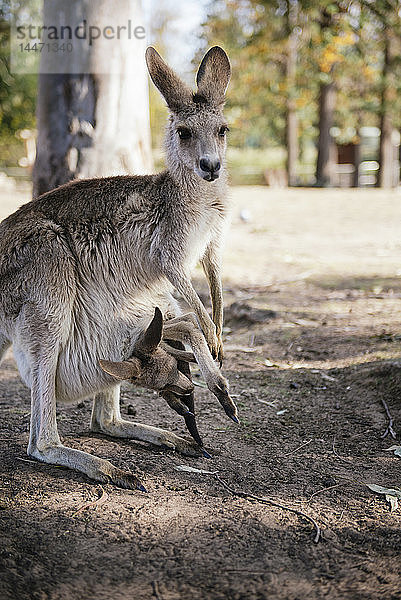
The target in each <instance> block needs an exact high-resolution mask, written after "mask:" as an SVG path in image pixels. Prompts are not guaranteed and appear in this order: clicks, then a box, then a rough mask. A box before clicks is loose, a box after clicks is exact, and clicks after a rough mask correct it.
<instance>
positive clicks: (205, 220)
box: [0, 47, 238, 489]
mask: <svg viewBox="0 0 401 600" xmlns="http://www.w3.org/2000/svg"><path fill="white" fill-rule="evenodd" d="M146 59H147V64H148V68H149V72H150V75H151V77H152V79H153V81H154V82H155V84H156V85H157V87H158V88H159V90H160V91H161V92H162V94H163V96H164V97H165V99H166V101H167V104H168V106H169V108H170V111H171V114H170V119H169V124H168V128H167V142H166V149H167V164H168V168H167V170H166V171H164V172H162V173H159V174H156V175H149V176H115V177H105V178H99V179H89V180H78V181H74V182H71V183H68V184H66V185H63V186H61V187H59V188H57V189H55V190H52V191H50V192H48V193H46V194H44V195H42V196H40V197H39V198H37V199H35V200H33V201H32V202H29V203H28V204H26V205H24V206H22V207H21V208H20V209H19V210H17V211H16V212H15V213H14V214H12V215H11V216H9V217H8V218H7V219H5V220H4V221H3V222H2V223H1V224H0V358H1V356H2V355H3V354H4V352H5V350H6V349H7V348H8V347H9V346H10V344H13V346H14V355H15V358H16V361H17V364H18V367H19V370H20V373H21V376H22V378H23V379H24V381H25V382H26V383H27V385H28V386H29V387H30V388H31V398H32V410H31V427H30V438H29V445H28V454H29V455H31V456H33V457H35V458H37V459H39V460H42V461H45V462H48V463H53V464H57V465H64V466H67V467H70V468H74V469H77V470H79V471H82V472H83V473H86V474H87V475H88V476H89V477H91V478H93V479H96V480H99V481H110V482H113V483H115V484H116V485H120V486H123V487H132V488H136V487H138V488H139V489H142V486H141V484H140V483H139V482H138V480H137V479H136V477H134V476H133V475H132V474H130V473H127V472H122V471H121V470H120V469H116V468H115V467H114V466H113V465H112V464H111V463H110V462H108V461H105V460H102V459H99V458H97V457H95V456H91V455H90V454H87V453H85V452H80V451H78V450H73V449H71V448H68V447H65V446H63V445H62V443H61V441H60V438H59V435H58V431H57V423H56V401H57V400H59V401H64V402H70V401H74V400H77V399H79V398H84V397H89V396H94V405H93V412H92V423H91V426H92V429H93V430H94V431H102V432H104V433H107V434H109V435H114V436H116V437H126V438H132V439H140V440H145V441H150V442H152V443H154V444H159V445H166V446H168V447H172V448H176V449H177V450H179V451H181V452H184V453H187V454H197V453H199V446H197V445H196V444H194V443H193V442H189V441H187V440H185V439H183V438H180V437H178V436H176V435H174V434H172V433H170V432H168V431H164V430H161V429H157V428H154V427H149V426H146V425H141V424H138V423H132V422H130V421H126V420H123V419H122V418H121V415H120V408H119V389H120V388H119V380H120V379H126V378H128V379H135V378H137V379H138V380H139V381H142V384H143V385H146V381H148V383H149V382H153V383H151V384H149V385H150V387H152V385H153V388H154V389H158V391H160V392H161V393H162V394H163V395H164V396H165V397H166V400H167V401H168V402H169V404H170V406H172V407H173V408H175V409H176V410H177V411H178V412H179V410H181V411H182V410H184V408H185V407H184V408H183V404H182V402H179V401H178V400H177V398H176V397H174V395H173V394H174V388H171V385H170V387H168V385H167V384H166V385H164V383H163V382H162V383H160V381H161V380H160V381H159V380H157V376H156V373H153V374H152V369H154V370H157V369H159V367H160V364H163V365H165V355H166V356H167V355H168V356H170V354H171V353H172V354H173V355H174V353H175V356H176V360H178V361H179V360H180V359H182V358H184V359H185V358H186V355H187V354H188V353H186V352H184V351H183V349H182V346H181V350H180V346H179V344H182V343H183V342H184V343H188V344H190V345H191V347H192V350H193V353H194V355H195V358H196V360H197V362H198V363H199V366H200V368H201V371H202V373H203V375H204V377H205V380H206V382H207V384H208V387H209V389H211V391H212V392H213V393H214V394H215V395H216V396H217V397H218V399H219V401H220V402H221V404H222V406H223V408H224V410H225V411H226V413H227V414H228V416H230V417H231V418H232V419H233V420H234V421H238V419H237V416H236V415H237V411H236V407H235V405H234V403H233V402H232V400H231V398H230V396H229V394H228V387H227V382H226V380H225V379H224V377H223V376H222V375H221V374H220V371H219V369H218V367H217V365H216V363H215V362H214V361H213V359H212V356H211V355H210V353H209V350H208V347H207V345H206V342H205V339H206V341H207V344H208V345H209V348H210V349H211V351H212V353H213V355H214V356H215V357H219V358H220V359H221V355H222V354H221V353H222V348H221V329H222V318H223V316H222V292H221V283H220V273H219V265H220V258H219V256H220V248H221V237H222V231H223V229H224V227H225V222H226V213H227V207H226V200H225V192H226V175H225V169H224V154H225V148H226V141H225V132H226V130H227V125H226V122H225V121H224V118H223V115H222V105H223V102H224V94H225V90H226V88H227V85H228V81H229V77H230V65H229V61H228V58H227V56H226V54H225V52H224V51H223V50H222V49H221V48H219V47H214V48H212V49H211V50H209V51H208V52H207V54H206V55H205V57H204V58H203V60H202V63H201V65H200V67H199V71H198V74H197V83H198V90H197V92H196V93H195V94H193V93H192V91H191V90H190V89H189V88H188V87H187V86H186V85H185V84H184V83H183V82H181V80H180V79H179V78H178V77H177V76H176V75H175V74H174V73H173V71H172V70H171V69H170V68H169V67H168V66H167V65H166V64H165V63H164V62H163V60H162V59H161V57H160V56H159V55H158V54H157V52H156V51H155V50H154V49H153V48H148V50H147V54H146ZM198 260H201V261H202V264H203V266H204V269H205V272H206V275H207V278H208V280H209V284H210V290H211V297H212V306H213V321H212V320H211V319H210V318H209V316H208V314H207V311H206V310H205V308H204V306H203V305H202V303H201V301H200V300H199V298H198V296H197V294H196V292H195V290H194V288H193V287H192V284H191V281H190V271H191V268H192V266H193V265H194V264H195V263H196V262H197V261H198ZM173 288H176V289H177V290H178V291H179V292H180V293H181V294H182V295H183V296H184V298H185V299H186V301H187V302H188V303H189V305H190V306H191V307H192V309H193V310H194V313H190V314H188V315H184V316H179V315H180V309H179V306H178V304H177V302H176V301H175V300H174V298H173V296H172V290H173ZM155 307H160V309H161V312H160V315H158V312H157V311H156V313H155ZM153 315H154V316H153ZM152 317H153V319H156V321H154V320H153V321H152V323H153V325H152V323H151V325H152V326H150V325H149V322H150V321H151V319H152ZM163 320H164V321H165V322H164V325H163ZM162 326H163V327H164V329H163V330H162ZM199 326H200V328H201V330H202V332H203V334H204V336H203V335H202V333H201V331H200V329H199ZM149 328H150V329H149ZM155 331H156V332H159V333H158V334H157V335H156V338H158V336H159V337H160V339H161V336H162V335H163V336H164V337H165V338H166V339H167V340H170V341H172V342H173V344H170V346H169V352H165V348H164V350H162V349H161V348H159V347H158V345H159V343H160V339H156V341H157V343H155V342H154V339H153V342H152V343H151V344H150V346H149V338H154V337H155ZM177 343H179V344H178V348H177ZM171 345H175V346H176V348H175V349H172V348H171ZM144 348H145V349H146V348H148V353H146V352H145V351H144ZM154 352H156V353H157V356H156V358H155V357H154V356H153V353H154ZM161 352H164V354H163V356H162V355H161V354H160V353H161ZM169 353H170V354H169ZM180 353H181V354H180ZM152 357H153V358H152ZM101 359H103V361H104V362H103V363H102V366H103V369H104V370H103V369H102V368H101V366H100V363H99V361H100V360H101ZM152 360H153V362H152ZM138 361H139V362H138ZM181 362H182V361H181ZM115 363H120V367H119V369H120V370H118V369H117V371H116V367H115ZM127 363H129V364H130V365H131V369H133V370H132V371H129V369H128V371H127ZM113 364H114V366H113ZM149 365H151V366H152V369H149ZM167 366H168V369H167V370H168V373H170V374H171V373H173V374H174V376H175V378H176V379H177V377H178V375H177V374H176V364H173V363H171V364H170V363H169V364H168V365H167ZM105 371H108V372H105ZM182 373H183V371H182V369H181V374H182ZM162 379H163V378H162ZM155 380H157V381H158V383H157V385H156V384H155V383H154V382H155ZM170 380H171V377H170V378H169V377H167V379H166V378H165V379H164V380H163V381H167V382H168V381H170ZM180 381H181V387H178V392H180V393H182V394H185V393H187V394H191V390H192V384H190V382H189V384H188V383H187V384H186V389H184V388H185V385H183V382H185V377H184V375H182V377H181V378H180ZM170 383H171V381H170ZM183 390H184V391H183ZM175 391H176V392H177V389H176V390H175ZM187 405H188V403H187ZM189 405H190V403H189Z"/></svg>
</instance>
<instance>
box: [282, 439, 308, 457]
mask: <svg viewBox="0 0 401 600" xmlns="http://www.w3.org/2000/svg"><path fill="white" fill-rule="evenodd" d="M311 442H313V440H308V441H307V442H304V443H303V444H301V445H300V446H298V448H295V450H293V451H292V452H289V453H288V456H290V455H291V454H295V452H298V450H301V448H303V447H304V446H307V445H308V444H310V443H311Z"/></svg>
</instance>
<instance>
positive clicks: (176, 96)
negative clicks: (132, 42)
mask: <svg viewBox="0 0 401 600" xmlns="http://www.w3.org/2000/svg"><path fill="white" fill-rule="evenodd" d="M145 57H146V64H147V65H148V71H149V75H150V77H151V78H152V81H153V83H154V84H155V86H156V87H157V89H158V90H159V92H160V93H161V94H162V96H163V97H164V99H165V100H166V102H167V106H168V107H169V108H170V109H171V110H172V111H177V110H179V109H180V108H182V107H183V106H185V105H187V104H190V103H191V102H192V98H193V95H192V90H190V89H189V87H188V86H187V85H185V83H184V82H183V81H181V79H180V78H179V77H178V75H176V74H175V73H174V71H173V70H172V69H170V67H169V66H168V65H167V64H166V63H165V62H164V60H163V59H162V57H161V56H160V54H159V53H158V52H156V50H155V49H154V48H152V46H149V47H148V48H147V49H146V55H145Z"/></svg>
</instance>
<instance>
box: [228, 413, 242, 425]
mask: <svg viewBox="0 0 401 600" xmlns="http://www.w3.org/2000/svg"><path fill="white" fill-rule="evenodd" d="M227 416H228V417H230V419H231V420H232V421H234V423H237V425H239V424H240V420H239V419H238V417H236V416H235V415H227Z"/></svg>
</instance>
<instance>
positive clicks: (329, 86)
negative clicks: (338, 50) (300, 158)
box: [316, 82, 336, 187]
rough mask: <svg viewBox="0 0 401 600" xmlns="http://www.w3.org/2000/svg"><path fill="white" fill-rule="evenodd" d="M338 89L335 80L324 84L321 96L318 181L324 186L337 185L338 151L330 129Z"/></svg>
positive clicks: (321, 88)
mask: <svg viewBox="0 0 401 600" xmlns="http://www.w3.org/2000/svg"><path fill="white" fill-rule="evenodd" d="M335 102H336V90H335V85H334V83H333V82H330V83H325V84H322V85H321V87H320V98H319V142H318V156H317V168H316V183H317V185H319V186H322V187H328V186H331V185H335V183H336V181H335V177H336V173H335V167H336V151H335V144H334V140H333V138H332V137H331V134H330V129H331V128H332V126H333V119H334V108H335Z"/></svg>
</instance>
